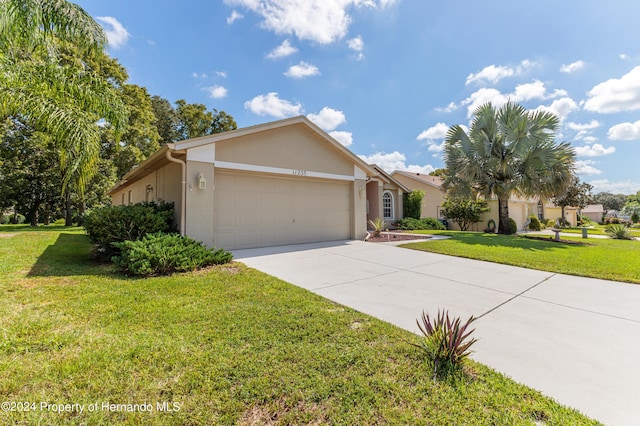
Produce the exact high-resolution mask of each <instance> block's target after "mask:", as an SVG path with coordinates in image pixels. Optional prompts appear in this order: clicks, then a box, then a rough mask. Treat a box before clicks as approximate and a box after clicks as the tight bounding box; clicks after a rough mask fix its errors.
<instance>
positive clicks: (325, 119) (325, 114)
mask: <svg viewBox="0 0 640 426" xmlns="http://www.w3.org/2000/svg"><path fill="white" fill-rule="evenodd" d="M307 118H308V119H309V120H311V121H313V122H314V123H316V124H317V125H318V126H319V127H320V128H322V130H325V131H331V130H335V129H336V128H337V127H338V126H339V125H341V124H343V123H346V122H347V119H346V117H345V116H344V113H343V112H342V111H338V110H335V109H333V108H329V107H324V108H322V109H321V110H320V112H319V113H317V114H308V115H307Z"/></svg>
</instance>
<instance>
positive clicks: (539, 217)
mask: <svg viewBox="0 0 640 426" xmlns="http://www.w3.org/2000/svg"><path fill="white" fill-rule="evenodd" d="M543 217H544V207H543V206H542V201H538V219H542V218H543Z"/></svg>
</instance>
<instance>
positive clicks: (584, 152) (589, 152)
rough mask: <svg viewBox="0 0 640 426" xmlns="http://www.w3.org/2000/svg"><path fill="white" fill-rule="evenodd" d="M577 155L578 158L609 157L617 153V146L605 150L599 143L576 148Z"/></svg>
mask: <svg viewBox="0 0 640 426" xmlns="http://www.w3.org/2000/svg"><path fill="white" fill-rule="evenodd" d="M575 151H576V155H577V156H578V157H601V156H603V155H609V154H613V153H614V152H616V147H615V146H610V147H608V148H605V147H604V146H602V145H600V144H599V143H596V144H593V145H585V146H578V147H575Z"/></svg>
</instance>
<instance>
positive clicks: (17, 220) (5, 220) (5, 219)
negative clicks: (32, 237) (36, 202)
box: [0, 213, 25, 225]
mask: <svg viewBox="0 0 640 426" xmlns="http://www.w3.org/2000/svg"><path fill="white" fill-rule="evenodd" d="M24 221H25V217H24V215H21V214H20V213H18V214H16V215H14V214H6V215H2V216H0V223H1V224H3V225H7V224H9V223H10V224H13V225H20V224H21V223H24Z"/></svg>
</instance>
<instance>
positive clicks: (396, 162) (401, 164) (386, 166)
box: [358, 151, 435, 174]
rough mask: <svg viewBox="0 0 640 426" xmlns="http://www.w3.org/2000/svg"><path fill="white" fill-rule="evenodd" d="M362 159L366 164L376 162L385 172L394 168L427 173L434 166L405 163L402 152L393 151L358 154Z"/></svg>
mask: <svg viewBox="0 0 640 426" xmlns="http://www.w3.org/2000/svg"><path fill="white" fill-rule="evenodd" d="M358 157H360V158H361V159H362V160H364V161H366V162H367V163H368V164H377V165H378V166H380V167H381V168H382V170H384V171H385V172H387V173H392V172H394V171H396V170H400V171H405V172H413V173H424V174H429V173H431V172H432V171H434V170H435V168H434V167H433V166H431V165H429V164H427V165H424V166H419V165H417V164H410V165H408V166H407V165H406V164H405V163H406V161H407V157H405V155H404V154H402V153H400V152H398V151H394V152H390V153H388V154H387V153H383V152H376V153H375V154H371V155H359V156H358Z"/></svg>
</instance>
